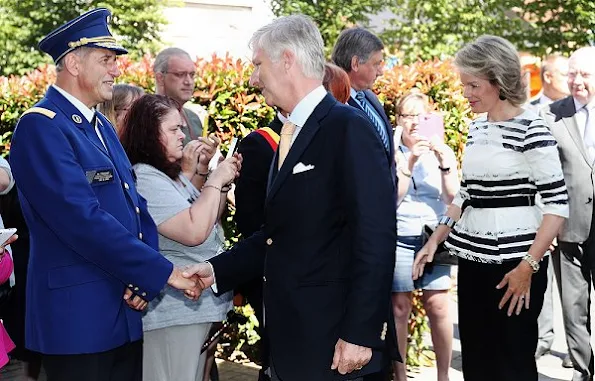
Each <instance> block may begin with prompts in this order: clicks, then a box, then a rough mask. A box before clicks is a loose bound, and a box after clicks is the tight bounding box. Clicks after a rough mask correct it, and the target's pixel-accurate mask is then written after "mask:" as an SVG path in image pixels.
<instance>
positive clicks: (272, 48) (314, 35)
mask: <svg viewBox="0 0 595 381" xmlns="http://www.w3.org/2000/svg"><path fill="white" fill-rule="evenodd" d="M249 46H250V48H252V49H253V50H257V49H262V50H263V51H264V52H265V53H266V54H267V55H268V56H269V58H270V59H271V61H273V62H278V61H279V59H280V58H281V55H282V54H283V52H284V51H286V50H289V51H291V52H293V53H294V54H295V56H296V58H297V62H298V64H299V65H300V67H301V68H302V72H303V73H304V75H305V76H306V77H308V78H313V79H319V80H321V81H322V78H323V77H324V63H325V59H324V43H323V41H322V36H321V35H320V31H319V30H318V28H317V27H316V25H314V22H313V21H312V20H311V19H310V18H309V17H306V16H304V15H293V16H286V17H280V18H278V19H276V20H274V21H273V22H272V23H270V24H268V25H265V26H263V27H262V28H260V29H258V30H257V31H256V32H254V34H253V35H252V38H251V39H250V43H249Z"/></svg>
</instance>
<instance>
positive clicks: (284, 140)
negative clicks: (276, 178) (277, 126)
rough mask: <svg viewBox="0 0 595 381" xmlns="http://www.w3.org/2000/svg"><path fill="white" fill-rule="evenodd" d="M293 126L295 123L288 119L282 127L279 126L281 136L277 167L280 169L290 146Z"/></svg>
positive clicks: (293, 130)
mask: <svg viewBox="0 0 595 381" xmlns="http://www.w3.org/2000/svg"><path fill="white" fill-rule="evenodd" d="M295 127H296V126H295V124H293V123H291V122H290V121H287V122H285V123H284V124H283V127H281V138H280V139H279V166H278V167H277V168H279V169H281V166H282V165H283V161H285V158H286V157H287V153H288V152H289V148H290V147H291V139H292V138H293V133H294V132H295Z"/></svg>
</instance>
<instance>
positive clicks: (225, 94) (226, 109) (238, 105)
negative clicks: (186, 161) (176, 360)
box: [0, 55, 471, 366]
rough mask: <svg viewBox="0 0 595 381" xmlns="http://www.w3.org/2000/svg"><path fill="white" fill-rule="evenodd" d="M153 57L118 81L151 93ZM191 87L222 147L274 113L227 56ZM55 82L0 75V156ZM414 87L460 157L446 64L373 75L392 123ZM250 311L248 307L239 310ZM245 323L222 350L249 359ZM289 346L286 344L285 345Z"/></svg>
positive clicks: (207, 66) (202, 66)
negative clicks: (440, 118)
mask: <svg viewBox="0 0 595 381" xmlns="http://www.w3.org/2000/svg"><path fill="white" fill-rule="evenodd" d="M152 63H153V58H152V57H150V56H145V57H143V58H142V59H141V60H139V61H136V62H134V61H131V60H130V59H128V58H127V57H124V58H122V59H120V61H119V64H120V67H121V70H122V73H123V74H122V76H121V77H120V78H118V82H119V83H131V84H135V85H138V86H140V87H142V88H144V89H145V90H146V91H147V92H154V90H155V82H154V78H153V75H152V69H151V67H152ZM196 66H197V76H196V91H195V93H194V102H196V103H198V104H200V105H202V106H203V107H205V108H206V109H207V110H208V113H209V118H208V131H209V132H216V133H217V134H218V135H219V137H220V138H221V139H222V141H223V142H224V144H223V151H225V150H226V149H227V144H228V142H229V141H230V140H231V137H232V136H242V137H243V136H246V135H247V134H248V133H250V131H252V130H253V129H255V128H258V127H263V126H266V125H267V124H268V123H269V121H270V120H271V119H272V118H273V116H274V111H273V109H272V108H271V107H269V106H267V105H266V104H265V102H264V98H263V96H262V95H260V93H259V92H258V91H257V90H256V89H254V88H252V87H250V86H249V85H248V79H249V77H250V73H251V71H252V67H251V65H250V64H249V63H247V62H244V61H242V60H239V59H234V58H232V57H230V56H225V57H218V56H216V55H213V56H212V57H211V58H210V59H198V60H197V61H196ZM54 80H55V71H54V68H53V67H52V66H48V65H46V66H42V67H40V68H39V69H38V70H35V71H34V72H32V73H30V74H28V75H25V76H23V77H14V76H13V77H10V78H6V77H0V95H1V96H0V153H1V154H3V155H5V154H6V153H7V152H8V151H9V150H10V136H11V134H12V131H13V129H14V127H15V125H16V123H17V121H18V118H19V116H20V115H21V114H22V113H23V112H24V111H25V110H27V109H28V108H30V107H31V106H33V105H34V104H35V103H36V102H37V101H38V100H39V99H41V98H42V97H43V94H44V93H45V91H46V88H47V87H48V86H49V85H50V84H51V83H53V82H54ZM413 87H417V88H419V89H420V90H421V91H422V92H423V93H425V94H427V95H428V96H429V98H430V99H431V101H432V102H433V105H434V108H435V109H436V110H440V111H441V112H442V113H443V115H444V121H445V129H446V141H447V143H448V144H449V145H450V146H451V147H452V148H453V149H454V151H455V152H456V153H457V156H458V157H459V158H460V157H461V155H462V152H463V149H464V146H465V140H466V135H467V125H468V121H469V118H470V116H471V111H470V109H469V107H468V105H467V103H466V101H465V99H464V97H463V95H462V89H461V86H460V83H459V81H458V77H457V75H456V73H455V71H454V69H453V67H452V65H451V63H450V62H448V61H447V62H440V61H428V62H417V63H415V64H412V65H409V66H395V67H393V68H391V69H387V70H386V71H385V73H384V75H383V76H382V77H380V78H379V79H378V81H377V82H376V86H375V91H376V92H377V93H379V97H380V99H381V100H382V101H383V102H384V105H385V109H386V112H387V114H388V115H389V117H390V118H391V121H392V122H393V123H394V120H395V115H394V114H395V112H394V108H395V107H394V105H395V104H396V102H397V100H398V98H399V97H400V96H401V95H402V94H403V93H405V92H406V91H407V90H409V89H411V88H413ZM233 214H234V210H233V209H230V211H229V214H228V216H227V218H226V221H225V223H224V228H225V231H226V237H227V239H228V242H227V244H228V245H230V244H233V243H234V242H236V241H237V240H238V239H239V234H238V233H237V230H236V228H235V224H234V221H233ZM415 306H416V308H415V311H416V312H415V313H414V314H413V315H412V317H411V319H410V333H411V337H410V342H411V346H410V349H409V355H410V356H409V364H410V365H414V366H418V365H423V362H421V361H420V359H422V358H424V356H423V354H424V353H425V351H426V348H424V347H423V345H422V340H421V339H422V335H423V333H424V332H426V331H427V329H428V327H427V319H426V318H425V311H424V310H423V308H422V307H421V306H420V305H419V303H418V302H417V301H416V303H415ZM239 311H240V312H243V313H246V314H248V315H250V314H251V313H250V311H251V309H250V308H243V309H239ZM254 320H255V319H251V320H250V321H249V323H248V324H247V325H246V326H244V327H240V328H239V329H237V330H236V334H235V335H227V340H228V342H229V344H230V345H229V346H227V347H226V350H225V351H224V353H225V355H227V356H231V357H237V356H242V354H241V353H240V351H241V352H244V353H248V354H249V357H253V356H254V354H253V351H252V350H251V349H250V348H248V349H247V348H246V346H249V345H250V344H253V343H254V342H255V340H257V339H258V336H257V335H256V334H255V332H254V329H253V328H254V325H255V324H257V322H255V321H254ZM288 345H290V344H289V343H288Z"/></svg>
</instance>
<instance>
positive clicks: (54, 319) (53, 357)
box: [10, 8, 198, 381]
mask: <svg viewBox="0 0 595 381" xmlns="http://www.w3.org/2000/svg"><path fill="white" fill-rule="evenodd" d="M110 16H111V15H110V12H109V11H108V10H107V9H104V8H98V9H94V10H92V11H89V12H87V13H85V14H83V15H81V16H79V17H77V18H76V19H74V20H72V21H70V22H68V23H67V24H65V25H62V26H61V27H59V28H58V29H56V30H55V31H53V32H51V33H50V34H49V35H48V36H46V37H45V38H44V39H43V40H42V41H41V42H40V44H39V47H40V49H41V50H42V51H44V52H46V53H48V54H50V55H51V56H52V58H53V59H54V62H55V63H56V71H57V78H56V83H55V84H54V85H52V86H50V88H49V89H48V91H47V93H46V95H45V98H44V99H43V100H41V101H40V102H39V103H37V104H36V105H35V107H33V108H31V109H29V110H27V111H26V112H25V113H24V114H23V115H22V117H21V119H20V121H19V123H18V125H17V127H16V130H15V133H14V137H13V140H12V149H11V155H10V156H11V157H10V159H11V165H12V168H13V174H14V177H15V180H16V183H17V187H18V190H19V199H20V202H21V206H22V210H23V215H24V217H25V220H26V222H27V225H28V227H29V231H30V241H31V252H30V260H29V267H28V277H27V307H26V308H27V315H26V323H25V324H26V329H25V330H26V346H27V348H28V349H31V350H33V351H36V352H40V353H42V355H43V361H44V366H45V369H46V373H47V378H48V380H49V381H69V380H73V381H74V380H76V381H80V380H85V381H119V380H122V381H131V380H134V381H140V380H141V379H142V322H141V312H140V311H138V309H142V307H143V306H144V305H146V301H147V300H151V299H152V298H154V297H155V296H156V295H158V294H159V292H160V291H161V289H162V288H163V286H164V285H165V284H166V283H168V284H170V285H172V286H174V287H176V288H179V289H186V290H187V293H189V294H190V295H191V294H192V292H191V291H192V289H193V288H194V287H195V282H194V281H193V280H189V279H186V278H183V277H182V276H181V272H180V270H179V269H176V268H174V267H173V265H172V263H170V262H169V261H168V260H166V259H165V258H164V257H163V256H162V255H161V254H160V253H159V252H158V251H157V247H158V246H157V229H156V227H155V224H154V222H153V220H152V219H151V217H150V216H149V213H148V211H147V206H146V201H145V200H144V199H143V198H142V197H141V196H140V195H139V194H138V193H137V192H136V188H135V184H134V183H135V180H134V174H133V172H132V169H131V165H130V162H129V161H128V158H127V157H126V154H125V153H124V150H123V149H122V146H121V145H120V142H119V141H118V137H117V136H116V134H115V132H114V129H113V127H112V126H111V125H110V123H109V122H108V120H107V119H106V118H105V117H104V116H103V115H101V114H100V113H98V112H94V111H93V109H92V108H93V107H94V106H96V105H97V104H98V103H100V102H103V101H106V100H109V99H111V97H112V85H113V82H114V79H115V78H116V77H118V76H119V75H120V71H119V69H118V67H117V64H116V55H118V54H124V53H126V50H125V49H124V48H122V47H121V46H120V45H119V44H118V43H117V41H116V39H115V38H114V37H113V36H112V35H111V33H110V32H109V29H108V26H107V22H108V20H109V18H110ZM195 291H198V290H195ZM130 307H133V308H130Z"/></svg>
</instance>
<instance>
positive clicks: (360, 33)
mask: <svg viewBox="0 0 595 381" xmlns="http://www.w3.org/2000/svg"><path fill="white" fill-rule="evenodd" d="M383 49H384V44H383V43H382V41H381V40H380V38H378V36H376V35H375V34H374V33H372V32H370V31H368V30H366V29H364V28H359V27H356V28H350V29H345V30H344V31H343V32H341V34H340V35H339V38H338V39H337V42H336V43H335V47H334V49H333V54H332V56H331V61H333V62H334V63H335V65H337V66H339V67H340V68H341V69H343V70H345V71H346V72H348V73H349V72H350V71H351V60H352V58H353V57H354V56H355V57H357V58H358V59H359V62H360V63H366V62H368V60H369V59H370V56H371V55H372V54H374V53H376V52H377V51H379V50H383Z"/></svg>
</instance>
